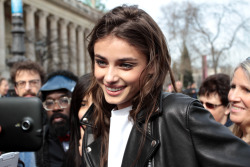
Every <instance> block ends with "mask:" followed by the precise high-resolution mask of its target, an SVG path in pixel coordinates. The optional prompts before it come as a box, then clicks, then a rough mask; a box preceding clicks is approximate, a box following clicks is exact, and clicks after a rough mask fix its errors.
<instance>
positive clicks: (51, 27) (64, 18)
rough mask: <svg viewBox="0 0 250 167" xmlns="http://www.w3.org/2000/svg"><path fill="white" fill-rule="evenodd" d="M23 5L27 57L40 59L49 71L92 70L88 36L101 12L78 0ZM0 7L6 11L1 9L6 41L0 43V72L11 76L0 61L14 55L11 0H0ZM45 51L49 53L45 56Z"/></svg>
mask: <svg viewBox="0 0 250 167" xmlns="http://www.w3.org/2000/svg"><path fill="white" fill-rule="evenodd" d="M1 4H2V5H1ZM23 8H24V9H23V11H24V14H23V19H24V28H25V31H26V32H25V35H26V36H25V48H26V52H25V56H26V57H27V58H28V59H31V60H33V61H38V62H40V63H41V64H42V65H43V66H44V68H45V70H46V71H48V72H50V71H52V70H56V69H69V70H71V71H72V72H74V73H75V74H77V75H79V76H80V75H83V74H85V73H87V72H90V70H91V69H90V68H91V67H90V64H91V63H89V58H88V55H87V50H86V45H87V42H86V41H85V37H86V35H87V33H89V32H90V30H91V29H92V27H93V26H94V24H95V22H96V21H97V20H98V19H99V18H100V17H101V16H102V15H103V13H102V12H100V11H97V10H95V9H93V8H91V7H89V6H86V5H84V4H83V3H81V2H79V1H77V0H23ZM0 9H4V10H3V11H5V12H2V10H0V11H1V13H0V22H2V23H4V24H3V25H1V24H0V34H1V35H0V41H4V42H3V43H0V54H1V55H0V72H1V75H5V77H9V67H8V66H7V65H6V64H5V63H1V62H5V60H6V59H7V58H9V57H11V56H12V55H11V54H9V53H8V50H9V49H8V47H9V48H10V46H11V44H12V42H11V41H12V34H11V10H10V9H11V8H10V0H0ZM3 15H4V17H3ZM1 16H2V17H1ZM7 16H8V17H7ZM45 41H47V42H45ZM44 53H48V54H47V55H48V57H47V58H46V59H44V60H42V59H41V55H46V54H44ZM1 60H2V61H1Z"/></svg>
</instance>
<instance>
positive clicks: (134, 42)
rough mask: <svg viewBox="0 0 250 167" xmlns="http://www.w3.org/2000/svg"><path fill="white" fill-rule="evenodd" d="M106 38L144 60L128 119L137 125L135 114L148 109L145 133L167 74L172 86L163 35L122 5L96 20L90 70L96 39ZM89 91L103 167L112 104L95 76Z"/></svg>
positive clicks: (143, 16)
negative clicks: (126, 46)
mask: <svg viewBox="0 0 250 167" xmlns="http://www.w3.org/2000/svg"><path fill="white" fill-rule="evenodd" d="M109 35H112V36H115V37H117V38H120V39H122V40H125V41H126V42H128V43H129V44H130V45H131V46H133V47H135V48H136V49H137V50H138V51H140V52H141V53H142V54H143V55H145V57H146V58H147V62H148V63H147V66H146V68H145V69H144V71H143V72H142V74H141V77H140V90H139V92H138V93H137V94H136V95H135V97H134V98H133V102H132V105H133V107H132V111H131V112H130V117H131V118H132V119H133V121H134V122H135V124H136V122H137V120H138V113H139V112H140V111H141V109H143V108H145V109H147V110H145V113H144V115H145V116H146V120H145V126H144V130H143V132H144V134H145V133H146V128H145V127H146V125H147V123H148V121H149V118H150V116H151V115H152V113H153V112H155V111H156V110H157V107H158V104H157V97H158V96H159V95H160V93H161V91H162V87H163V84H164V80H165V77H166V75H167V74H168V72H170V77H171V81H172V83H174V78H173V75H172V71H171V68H170V64H171V63H170V62H171V58H170V55H169V51H168V47H167V43H166V40H165V37H164V34H163V33H162V31H161V30H160V28H159V26H158V25H157V23H156V22H155V21H154V20H153V19H152V18H151V17H150V16H149V15H148V14H147V13H146V12H145V11H143V10H141V9H138V7H137V6H126V5H123V6H118V7H116V8H114V9H113V10H111V11H109V12H108V13H106V14H105V15H104V16H103V17H102V18H101V19H100V20H99V21H98V23H97V24H96V25H95V27H94V28H93V30H92V32H91V33H90V36H89V45H88V52H89V55H90V57H91V60H92V70H93V71H94V64H95V58H94V56H95V53H94V45H95V43H96V42H97V41H98V40H101V39H103V38H105V37H107V36H109ZM150 71H151V72H150ZM152 71H153V74H152ZM142 76H144V77H142ZM90 91H91V92H92V95H93V102H94V105H95V110H94V113H93V118H94V119H93V122H94V126H95V127H97V128H95V129H93V131H94V134H95V137H99V136H101V137H102V143H101V145H102V147H101V159H100V166H101V167H104V166H106V164H107V159H108V138H109V124H110V122H109V119H110V116H111V110H112V109H113V108H114V107H115V105H111V104H108V103H107V102H106V101H105V97H104V94H103V91H102V89H101V88H100V87H99V85H98V84H97V82H96V79H95V77H94V76H93V79H92V84H91V87H90ZM142 144H143V140H142V143H141V145H142ZM137 158H138V157H137Z"/></svg>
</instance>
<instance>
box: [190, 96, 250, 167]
mask: <svg viewBox="0 0 250 167" xmlns="http://www.w3.org/2000/svg"><path fill="white" fill-rule="evenodd" d="M186 112H187V113H186V114H187V117H186V125H187V128H188V129H189V132H190V137H191V140H192V143H193V146H194V150H195V153H196V156H197V159H198V161H199V163H200V166H216V167H217V166H230V167H232V166H235V167H236V166H237V167H243V166H244V167H249V166H250V147H249V145H248V144H246V143H245V142H244V141H243V140H241V139H240V138H238V137H236V136H234V135H233V134H232V132H231V131H230V130H229V129H228V128H227V127H225V126H223V125H222V124H220V123H218V122H216V121H215V120H214V118H213V117H212V115H211V114H210V113H209V112H208V111H207V110H205V109H204V108H203V106H202V105H201V104H200V103H199V102H198V101H193V102H192V103H190V105H189V106H188V107H187V111H186Z"/></svg>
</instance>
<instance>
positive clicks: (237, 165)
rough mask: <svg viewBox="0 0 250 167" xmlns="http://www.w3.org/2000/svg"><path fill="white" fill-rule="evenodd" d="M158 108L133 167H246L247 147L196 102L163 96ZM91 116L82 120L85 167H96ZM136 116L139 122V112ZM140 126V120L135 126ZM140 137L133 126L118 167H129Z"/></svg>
mask: <svg viewBox="0 0 250 167" xmlns="http://www.w3.org/2000/svg"><path fill="white" fill-rule="evenodd" d="M159 104H160V105H159V110H157V112H155V113H154V115H152V117H151V120H150V125H149V126H148V130H149V132H148V134H147V137H146V141H145V144H144V146H143V150H142V154H141V156H140V158H139V161H138V162H137V163H136V167H145V166H146V167H147V166H151V167H184V166H185V167H250V146H248V145H247V144H246V143H245V142H244V141H242V140H241V139H239V138H238V137H235V136H234V135H233V134H232V133H231V131H230V130H229V129H228V128H227V127H225V126H223V125H221V124H220V123H217V122H216V121H215V120H214V119H213V117H212V115H211V114H210V113H209V112H208V111H207V110H205V109H204V108H203V106H202V104H201V103H199V101H198V100H196V99H193V98H190V97H188V96H186V95H183V94H166V93H164V94H162V95H161V97H160V98H159ZM91 113H92V110H91V109H90V110H89V111H88V112H87V113H86V115H85V119H84V121H85V123H86V125H87V129H86V131H85V135H84V139H83V140H84V141H83V155H84V156H83V161H84V162H85V163H86V166H90V167H99V155H100V140H101V139H100V137H99V138H97V139H96V140H93V137H92V134H91V133H92V131H91V128H90V126H91V122H88V119H89V117H90V116H91ZM140 114H142V115H140V116H141V117H142V118H143V111H142V112H140ZM139 118H140V117H139ZM140 122H143V119H139V122H137V124H138V125H140V124H141V123H140ZM141 135H142V133H141V132H140V131H139V130H137V129H136V127H135V126H133V128H132V131H131V133H130V136H129V139H128V143H127V146H126V149H125V153H124V156H123V161H122V165H121V166H122V167H130V166H131V164H132V163H133V162H134V160H135V159H136V155H137V151H138V148H139V143H140V139H141Z"/></svg>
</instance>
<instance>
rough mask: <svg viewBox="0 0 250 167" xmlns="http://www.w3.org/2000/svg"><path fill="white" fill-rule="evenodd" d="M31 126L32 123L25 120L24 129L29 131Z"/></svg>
mask: <svg viewBox="0 0 250 167" xmlns="http://www.w3.org/2000/svg"><path fill="white" fill-rule="evenodd" d="M30 126H31V123H30V121H29V120H25V121H23V122H22V129H23V130H29V129H30Z"/></svg>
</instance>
